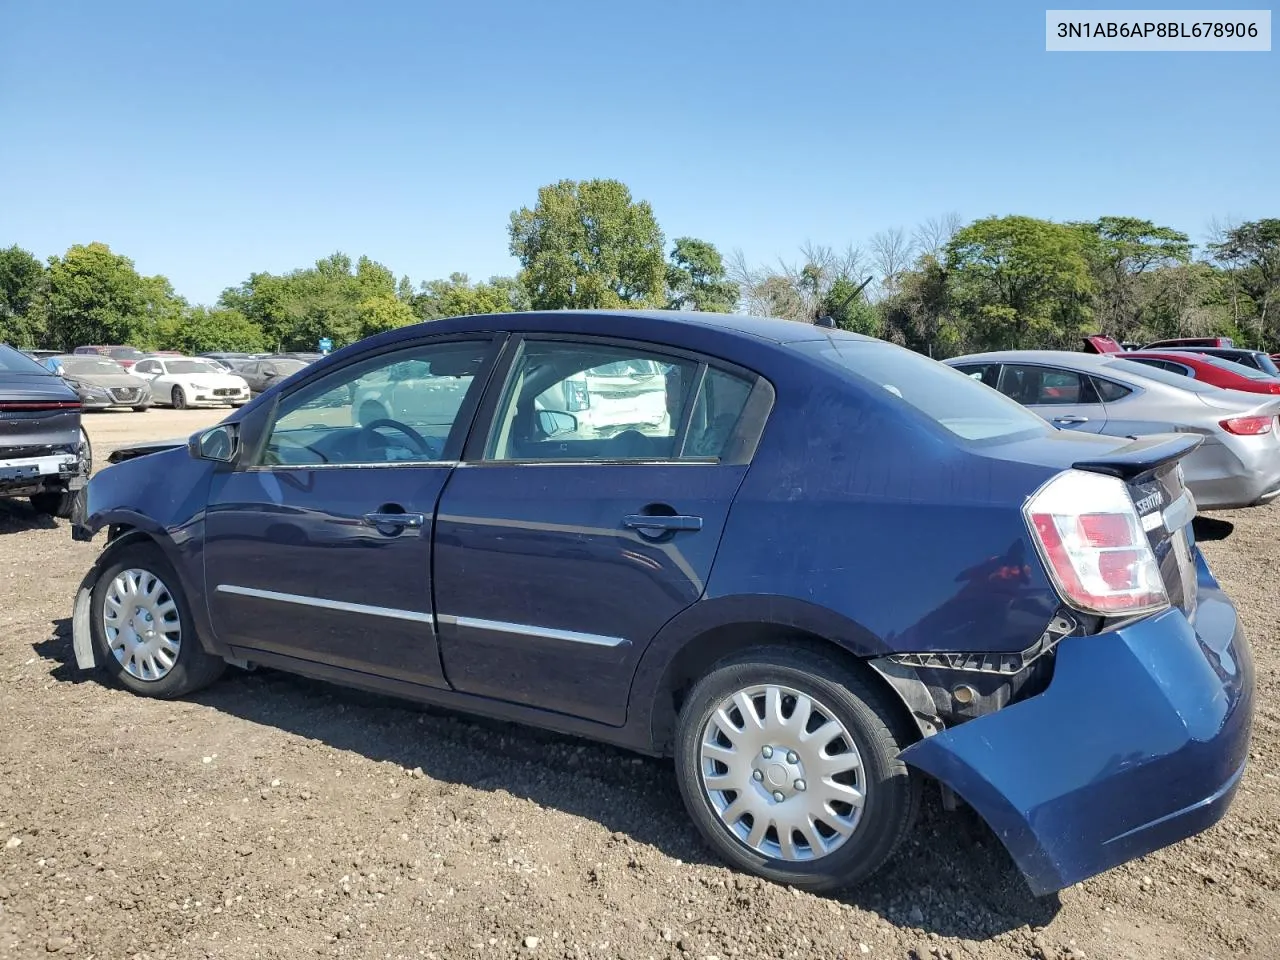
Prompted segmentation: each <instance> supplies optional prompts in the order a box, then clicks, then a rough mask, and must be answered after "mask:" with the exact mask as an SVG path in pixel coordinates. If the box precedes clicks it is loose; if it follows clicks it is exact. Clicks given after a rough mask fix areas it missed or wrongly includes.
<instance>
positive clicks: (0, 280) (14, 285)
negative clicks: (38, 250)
mask: <svg viewBox="0 0 1280 960" xmlns="http://www.w3.org/2000/svg"><path fill="white" fill-rule="evenodd" d="M44 293H45V271H44V264H42V263H41V262H40V261H39V260H37V259H36V258H35V256H34V255H33V254H31V253H29V252H27V251H26V250H23V249H22V248H21V247H19V246H17V245H15V246H12V247H8V248H7V249H4V250H0V343H9V344H12V345H14V346H16V347H26V348H32V347H36V346H39V345H40V341H41V338H42V337H43V336H44V327H45V323H44V304H43V302H42V301H43V298H44Z"/></svg>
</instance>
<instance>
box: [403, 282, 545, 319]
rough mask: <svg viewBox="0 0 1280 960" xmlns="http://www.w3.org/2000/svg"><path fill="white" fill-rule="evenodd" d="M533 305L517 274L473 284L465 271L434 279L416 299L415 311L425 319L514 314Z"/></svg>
mask: <svg viewBox="0 0 1280 960" xmlns="http://www.w3.org/2000/svg"><path fill="white" fill-rule="evenodd" d="M529 307H530V303H529V295H528V294H527V293H526V292H525V289H524V287H523V286H521V284H520V281H518V280H516V279H515V278H514V277H490V278H489V282H488V283H472V282H471V279H470V278H469V277H468V276H467V275H466V274H465V273H454V274H450V275H449V279H448V280H430V281H428V282H426V283H424V284H423V285H422V292H421V293H418V294H415V295H414V298H413V309H414V312H415V313H417V315H418V316H419V317H421V318H422V319H423V320H439V319H441V318H443V317H467V316H477V315H480V314H486V313H511V312H513V311H515V310H528V309H529Z"/></svg>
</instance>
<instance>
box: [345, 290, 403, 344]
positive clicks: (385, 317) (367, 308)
mask: <svg viewBox="0 0 1280 960" xmlns="http://www.w3.org/2000/svg"><path fill="white" fill-rule="evenodd" d="M356 310H357V313H358V314H359V318H360V336H361V338H363V337H371V336H373V335H374V334H375V333H384V332H385V331H387V330H395V329H398V328H399V327H407V326H409V324H411V323H417V322H418V315H417V314H416V313H414V312H413V308H411V307H410V306H409V305H408V304H407V303H405V302H404V301H403V300H400V299H398V298H396V297H395V296H392V295H391V294H388V293H376V294H374V295H373V296H371V297H369V298H367V299H365V300H361V301H360V303H359V305H358V306H357V308H356Z"/></svg>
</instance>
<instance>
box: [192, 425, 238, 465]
mask: <svg viewBox="0 0 1280 960" xmlns="http://www.w3.org/2000/svg"><path fill="white" fill-rule="evenodd" d="M237 434H238V429H237V427H236V425H235V424H226V423H224V424H219V425H218V426H216V427H211V428H210V429H208V430H204V431H202V432H200V433H197V434H196V435H195V436H193V437H192V438H191V439H190V440H188V441H187V450H188V451H189V452H190V454H191V456H193V457H195V458H196V459H197V460H214V461H217V462H218V463H230V462H231V461H232V460H234V459H235V458H236V452H237V450H238V448H239V438H238V436H237Z"/></svg>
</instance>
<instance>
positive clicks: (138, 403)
mask: <svg viewBox="0 0 1280 960" xmlns="http://www.w3.org/2000/svg"><path fill="white" fill-rule="evenodd" d="M44 366H46V367H47V368H48V369H49V370H51V371H53V372H54V373H56V374H57V375H58V376H60V377H62V379H63V380H66V381H67V382H68V383H70V384H71V385H72V386H73V387H75V389H76V392H77V393H79V394H80V403H81V404H82V405H83V407H84V409H85V410H112V409H118V408H120V407H126V408H128V409H131V410H134V411H136V412H138V413H143V412H145V411H147V410H149V409H150V408H151V385H150V384H149V383H147V381H146V380H144V379H142V378H141V377H135V376H134V375H133V374H131V373H129V371H127V370H126V369H125V368H124V367H122V366H120V364H119V363H117V362H116V361H114V360H112V359H110V358H109V357H103V356H92V355H86V354H78V355H77V354H63V355H62V356H55V357H50V358H48V359H47V360H45V361H44Z"/></svg>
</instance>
